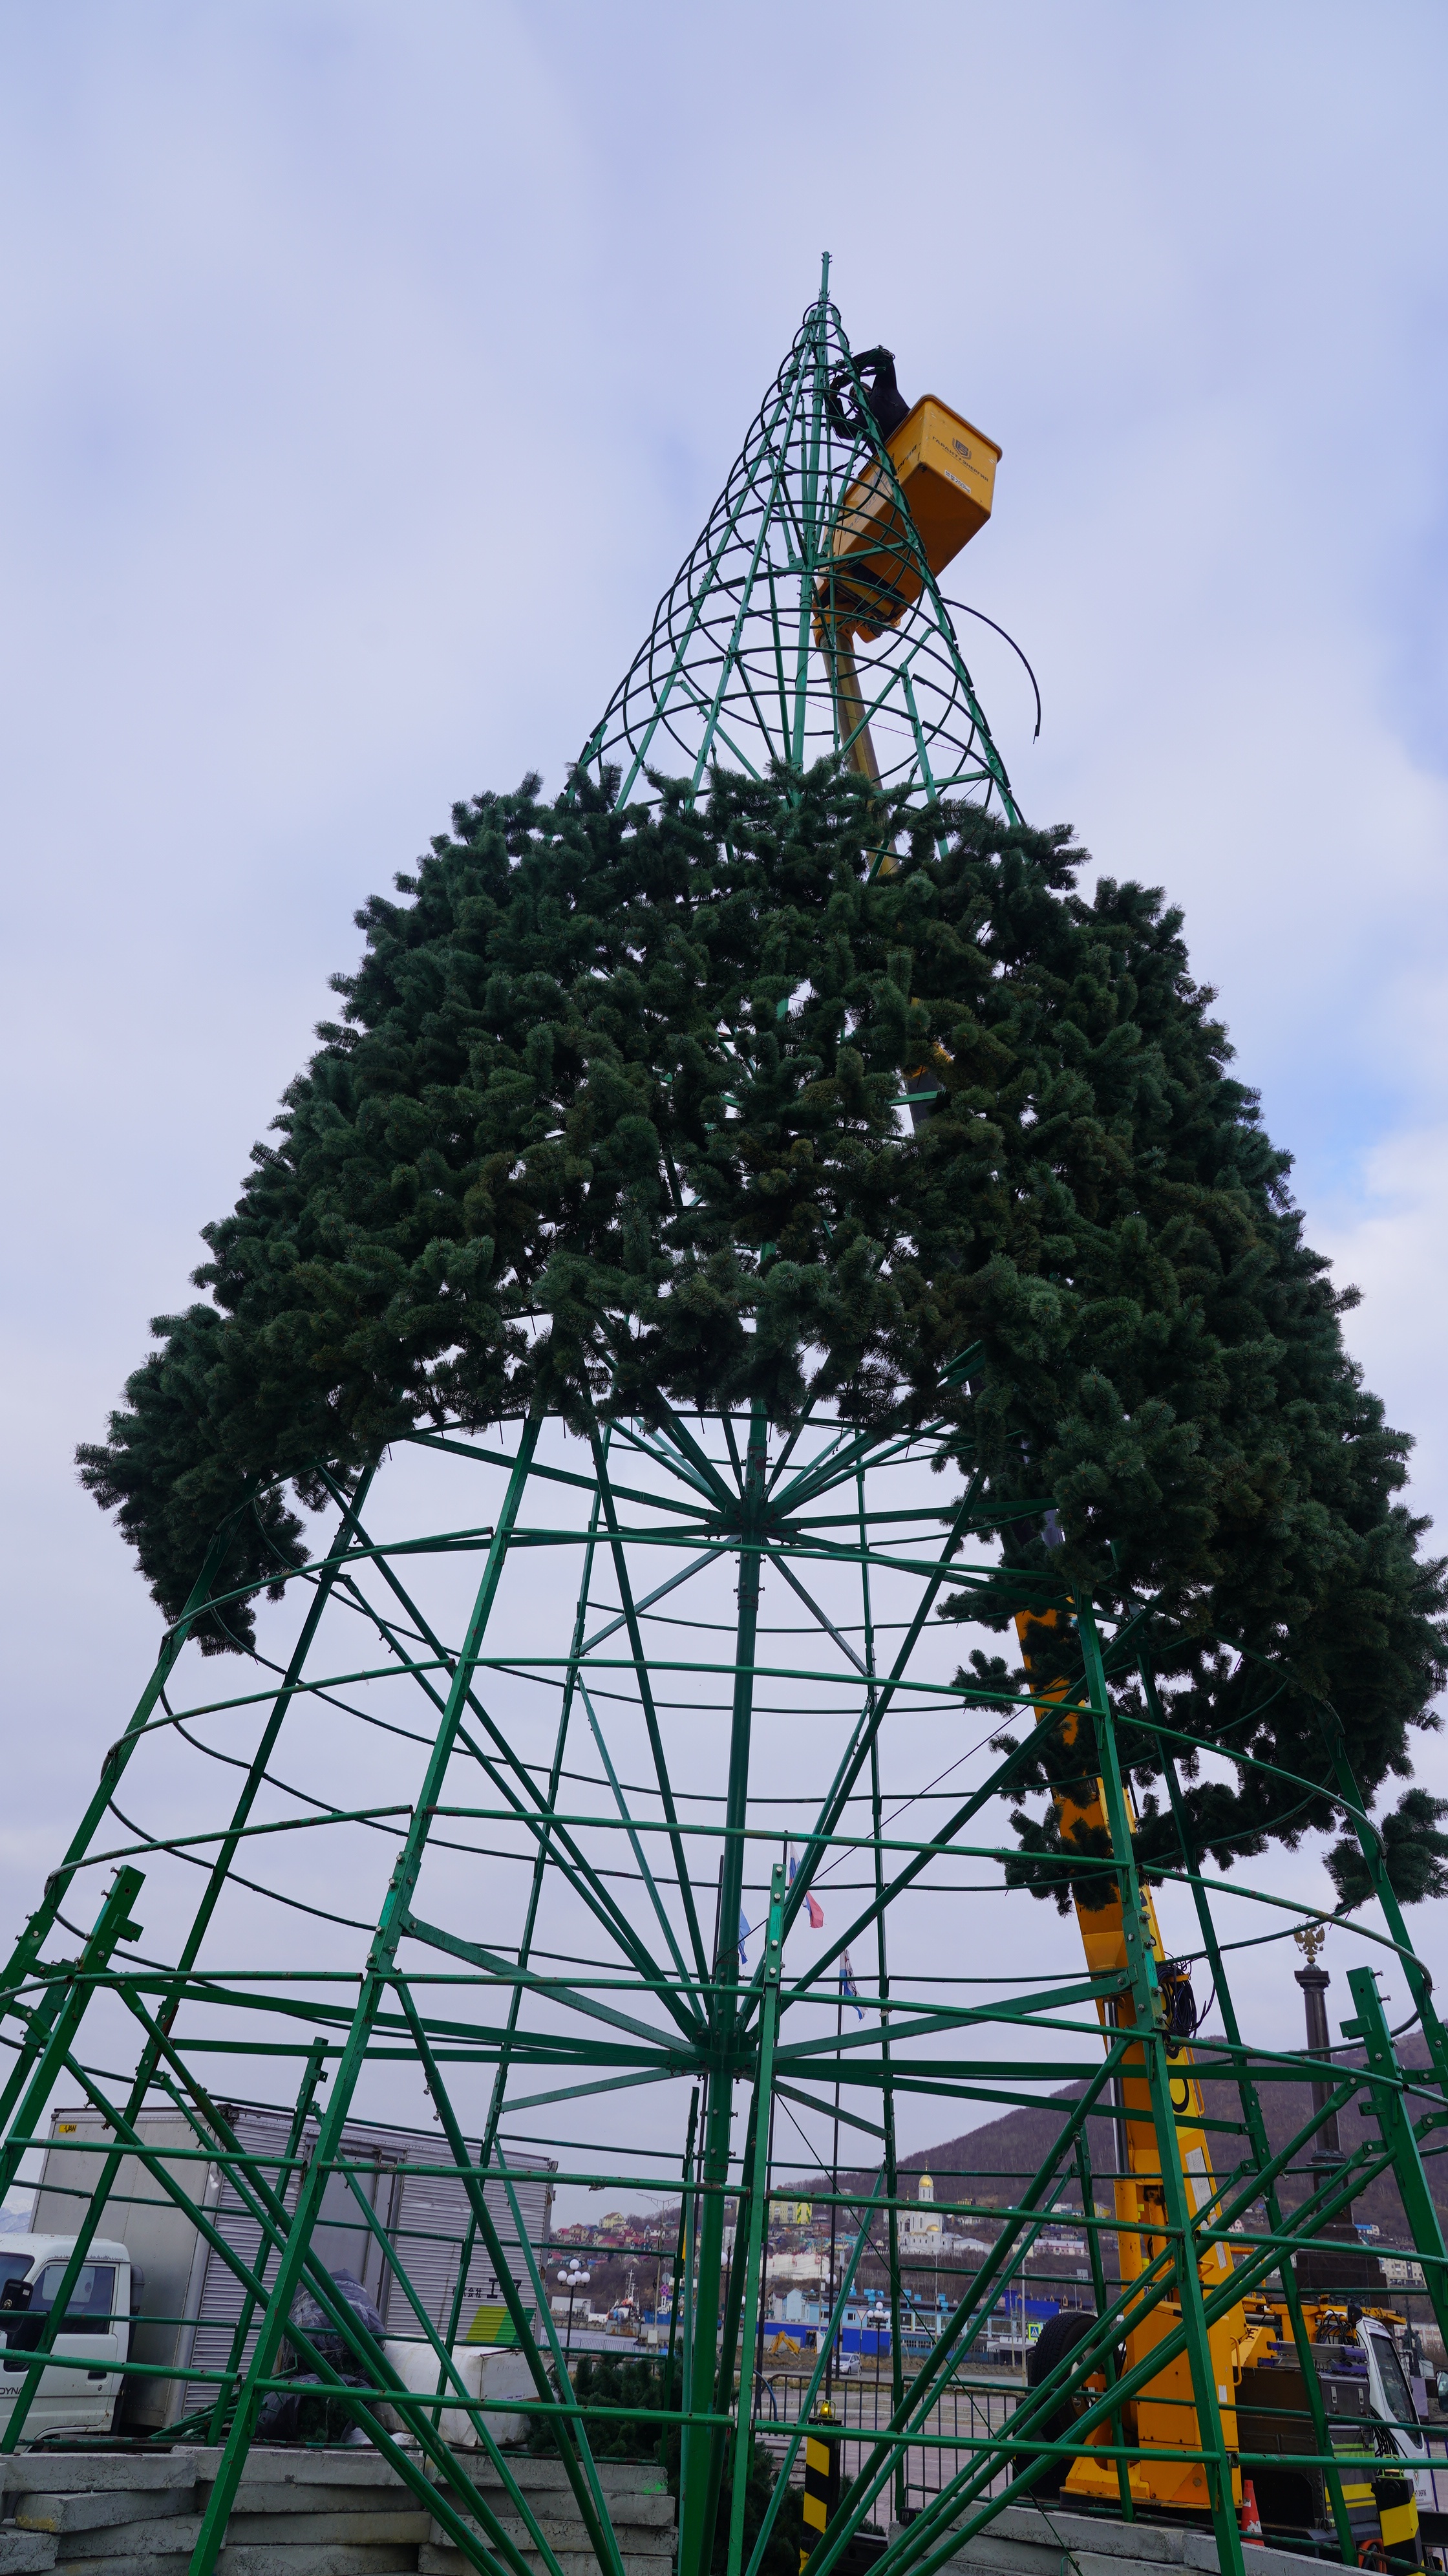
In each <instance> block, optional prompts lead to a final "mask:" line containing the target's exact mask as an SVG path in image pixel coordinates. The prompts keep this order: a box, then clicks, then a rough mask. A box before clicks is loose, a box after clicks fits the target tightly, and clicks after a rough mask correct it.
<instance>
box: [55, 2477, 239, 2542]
mask: <svg viewBox="0 0 1448 2576" xmlns="http://www.w3.org/2000/svg"><path fill="white" fill-rule="evenodd" d="M194 2496H195V2490H194V2488H192V2487H171V2488H169V2489H168V2488H166V2487H141V2488H132V2489H131V2490H130V2492H129V2493H128V2492H127V2491H126V2489H125V2488H123V2487H103V2488H102V2489H101V2491H100V2492H99V2494H96V2493H94V2492H85V2491H79V2492H78V2491H77V2490H76V2489H75V2488H72V2489H71V2490H70V2491H69V2492H68V2493H67V2492H66V2491H65V2490H63V2489H62V2491H61V2492H60V2493H59V2494H54V2495H44V2494H41V2495H36V2494H33V2493H32V2494H30V2495H22V2496H17V2498H16V2500H15V2520H16V2524H17V2527H18V2528H19V2529H20V2530H21V2531H64V2532H70V2531H105V2530H108V2529H110V2528H112V2527H113V2526H118V2525H120V2524H123V2523H129V2522H158V2521H161V2520H162V2519H163V2518H165V2517H167V2516H170V2515H174V2514H183V2513H189V2512H192V2511H194V2509H195V2508H194ZM118 2545H119V2544H118Z"/></svg>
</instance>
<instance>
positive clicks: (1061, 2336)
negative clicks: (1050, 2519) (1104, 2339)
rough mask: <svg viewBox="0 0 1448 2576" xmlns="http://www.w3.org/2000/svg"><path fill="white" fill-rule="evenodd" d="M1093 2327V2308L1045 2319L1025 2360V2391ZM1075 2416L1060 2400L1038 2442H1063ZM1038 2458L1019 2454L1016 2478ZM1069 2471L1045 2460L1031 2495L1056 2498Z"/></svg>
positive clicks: (1066, 2400)
mask: <svg viewBox="0 0 1448 2576" xmlns="http://www.w3.org/2000/svg"><path fill="white" fill-rule="evenodd" d="M1095 2324H1096V2311H1095V2309H1094V2308H1060V2309H1058V2310H1057V2312H1056V2314H1055V2316H1053V2317H1047V2319H1046V2322H1045V2324H1044V2325H1043V2326H1042V2328H1041V2331H1040V2333H1039V2335H1038V2336H1037V2338H1036V2340H1035V2342H1034V2343H1033V2344H1032V2346H1031V2349H1030V2352H1029V2354H1028V2356H1027V2359H1026V2386H1027V2388H1039V2387H1040V2385H1041V2382H1042V2380H1043V2379H1049V2378H1050V2375H1051V2373H1052V2371H1053V2370H1054V2369H1055V2368H1056V2365H1057V2363H1058V2362H1062V2361H1064V2360H1065V2358H1066V2355H1067V2353H1068V2352H1074V2351H1075V2349H1076V2346H1077V2344H1078V2343H1082V2342H1084V2341H1085V2338H1086V2337H1087V2335H1089V2334H1090V2333H1091V2332H1092V2331H1093V2329H1094V2327H1095ZM1076 2412H1077V2410H1076V2407H1075V2406H1074V2404H1073V2403H1072V2401H1071V2399H1070V2398H1069V2397H1067V2398H1063V2400H1062V2402H1061V2404H1060V2405H1059V2406H1058V2407H1057V2408H1056V2409H1055V2412H1054V2413H1053V2414H1051V2415H1048V2416H1047V2418H1046V2421H1045V2422H1044V2423H1043V2424H1042V2425H1041V2426H1040V2428H1039V2435H1038V2438H1039V2439H1040V2440H1041V2441H1043V2442H1059V2441H1062V2440H1063V2439H1064V2438H1065V2436H1066V2434H1067V2433H1068V2432H1069V2431H1070V2429H1071V2426H1072V2425H1073V2424H1074V2423H1075V2421H1076ZM1037 2456H1038V2455H1037V2454H1034V2453H1032V2452H1030V2451H1018V2452H1017V2453H1016V2454H1015V2457H1014V2459H1013V2461H1012V2464H1011V2465H1012V2468H1013V2470H1014V2473H1015V2475H1016V2476H1017V2477H1022V2476H1023V2475H1024V2474H1025V2471H1026V2470H1027V2469H1028V2468H1030V2467H1031V2465H1032V2462H1033V2459H1034V2458H1035V2457H1037ZM1069 2468H1070V2462H1069V2461H1068V2460H1048V2461H1047V2463H1046V2465H1045V2467H1044V2468H1043V2469H1042V2470H1041V2473H1040V2475H1039V2477H1037V2478H1036V2479H1035V2480H1034V2481H1033V2482H1032V2486H1031V2493H1032V2495H1057V2494H1059V2492H1060V2487H1061V2481H1062V2479H1063V2478H1064V2477H1065V2476H1066V2475H1067V2473H1068V2470H1069Z"/></svg>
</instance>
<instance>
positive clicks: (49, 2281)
mask: <svg viewBox="0 0 1448 2576" xmlns="http://www.w3.org/2000/svg"><path fill="white" fill-rule="evenodd" d="M74 2251H75V2238H74V2237H73V2236H18V2235H16V2236H12V2235H0V2433H3V2432H4V2430H5V2427H6V2424H7V2421H8V2418H9V2415H10V2410H11V2408H12V2406H13V2405H14V2403H15V2400H16V2397H17V2395H18V2394H19V2392H20V2390H21V2389H22V2388H23V2387H24V2385H25V2376H24V2374H25V2371H26V2369H27V2367H28V2365H29V2359H30V2355H31V2354H32V2353H33V2352H34V2350H35V2348H36V2346H37V2344H38V2343H39V2341H40V2336H41V2333H42V2331H43V2328H44V2325H45V2321H46V2319H47V2318H48V2317H49V2315H50V2311H51V2308H52V2307H53V2305H54V2302H55V2296H56V2293H57V2291H58V2290H59V2288H60V2284H61V2280H62V2277H63V2275H64V2272H65V2267H66V2264H67V2262H68V2261H69V2259H70V2256H71V2255H72V2254H73V2253H74ZM132 2278H133V2276H132V2267H131V2258H130V2255H129V2254H128V2253H127V2251H126V2248H125V2246H124V2245H122V2244H120V2243H119V2242H118V2241H117V2240H116V2239H115V2238H114V2237H110V2236H97V2237H95V2238H93V2240H92V2242H91V2244H90V2245H89V2247H88V2248H87V2250H86V2259H85V2261H84V2263H83V2264H82V2266H81V2269H80V2273H79V2275H78V2277H77V2280H76V2283H75V2287H74V2289H73V2290H72V2291H71V2294H70V2300H69V2304H68V2306H67V2308H66V2312H65V2317H64V2320H63V2322H62V2324H61V2327H60V2330H59V2332H58V2333H57V2335H56V2338H55V2342H54V2344H53V2346H52V2348H51V2352H50V2354H49V2355H48V2356H47V2359H46V2365H45V2370H44V2373H43V2374H42V2377H41V2382H40V2386H39V2389H38V2390H37V2392H36V2395H35V2398H34V2401H33V2403H32V2405H31V2408H30V2412H29V2414H28V2415H27V2416H26V2419H25V2424H24V2427H23V2430H22V2432H21V2435H20V2439H21V2442H22V2443H25V2442H34V2441H38V2440H39V2438H40V2436H41V2434H42V2433H69V2432H76V2433H109V2431H110V2430H111V2422H112V2418H113V2416H114V2415H115V2412H116V2400H117V2398H118V2397H119V2396H120V2393H121V2387H122V2380H121V2370H120V2365H121V2363H122V2362H123V2361H124V2360H125V2359H126V2357H127V2354H128V2352H129V2349H130V2334H131V2309H132ZM136 2287H137V2288H138V2289H139V2287H140V2283H139V2280H137V2281H136Z"/></svg>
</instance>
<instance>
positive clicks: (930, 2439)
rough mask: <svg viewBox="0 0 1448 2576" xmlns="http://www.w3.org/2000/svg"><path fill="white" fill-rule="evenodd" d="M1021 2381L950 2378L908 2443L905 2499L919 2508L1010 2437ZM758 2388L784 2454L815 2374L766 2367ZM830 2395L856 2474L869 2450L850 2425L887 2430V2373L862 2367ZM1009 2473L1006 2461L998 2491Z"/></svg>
mask: <svg viewBox="0 0 1448 2576" xmlns="http://www.w3.org/2000/svg"><path fill="white" fill-rule="evenodd" d="M1022 2385H1023V2383H1022V2382H1021V2381H1020V2380H1016V2379H1010V2378H1001V2379H998V2380H997V2379H981V2378H978V2377H974V2376H969V2377H967V2376H964V2375H962V2377H960V2378H959V2379H952V2380H950V2381H948V2382H947V2384H946V2386H945V2387H944V2389H942V2391H941V2393H940V2396H939V2398H938V2399H937V2401H936V2403H935V2405H934V2406H933V2407H932V2409H931V2411H930V2414H929V2415H928V2416H927V2417H926V2419H925V2420H924V2422H923V2423H921V2424H920V2425H919V2426H918V2427H917V2428H916V2431H915V2438H914V2439H912V2441H911V2442H910V2443H909V2445H908V2446H907V2448H906V2453H905V2501H906V2505H907V2507H908V2508H909V2509H911V2510H914V2511H917V2512H918V2510H919V2508H920V2507H921V2506H922V2505H925V2504H928V2503H929V2502H930V2500H931V2498H932V2497H934V2496H937V2495H939V2493H940V2490H941V2488H942V2487H944V2486H948V2485H949V2483H950V2481H951V2479H952V2478H953V2477H955V2476H956V2475H957V2474H958V2472H959V2471H960V2470H961V2469H963V2468H965V2467H966V2466H967V2465H968V2464H969V2463H970V2462H971V2461H972V2460H974V2459H976V2458H977V2457H978V2456H979V2454H980V2452H981V2451H982V2450H983V2449H985V2448H986V2447H988V2446H989V2445H990V2444H992V2443H999V2442H1000V2441H1001V2440H1002V2439H1003V2436H1004V2432H1005V2427H1006V2425H1007V2424H1008V2423H1009V2421H1010V2418H1011V2416H1012V2415H1013V2414H1014V2412H1015V2409H1016V2407H1017V2406H1018V2405H1019V2403H1020V2399H1021V2393H1022ZM755 2388H756V2408H755V2411H756V2416H757V2418H758V2421H759V2436H760V2439H761V2441H762V2442H763V2443H764V2444H765V2446H766V2448H768V2449H770V2450H773V2451H775V2452H777V2453H780V2454H782V2453H783V2451H784V2447H785V2437H786V2434H787V2431H788V2429H789V2427H790V2426H792V2425H794V2424H797V2423H798V2422H799V2420H800V2411H801V2408H802V2406H803V2404H804V2400H805V2398H806V2396H807V2395H808V2391H809V2378H808V2375H807V2374H806V2373H804V2372H801V2371H793V2370H789V2371H784V2370H780V2371H765V2372H764V2373H763V2375H762V2377H761V2378H760V2379H759V2380H758V2381H756V2383H755ZM831 2402H832V2404H833V2407H834V2411H835V2413H836V2415H837V2416H838V2417H839V2419H840V2422H841V2424H842V2425H843V2427H844V2432H845V2440H844V2443H843V2445H842V2450H843V2459H842V2463H841V2465H842V2472H843V2475H844V2476H845V2477H846V2478H851V2477H853V2476H854V2474H855V2471H856V2470H857V2469H858V2468H859V2466H860V2464H861V2461H862V2460H863V2458H864V2456H865V2451H864V2445H863V2444H862V2443H861V2442H860V2441H858V2440H856V2441H851V2440H850V2438H849V2436H850V2435H851V2433H855V2434H869V2433H878V2432H883V2431H884V2430H885V2429H886V2427H887V2426H888V2424H889V2421H890V2411H891V2391H890V2380H889V2377H888V2374H883V2373H882V2374H881V2375H879V2376H876V2375H875V2374H874V2373H863V2372H862V2373H861V2375H860V2376H859V2377H858V2378H855V2377H851V2378H849V2379H843V2380H836V2382H835V2385H834V2389H833V2393H832V2399H831ZM793 2475H794V2480H795V2483H796V2484H798V2483H799V2481H800V2480H801V2479H802V2478H803V2475H804V2456H803V2451H802V2450H801V2452H800V2453H799V2455H798V2456H797V2457H796V2460H795V2463H794V2472H793ZM1008 2476H1009V2472H1008V2470H1007V2469H1006V2468H1005V2467H1002V2469H1001V2471H1000V2474H999V2476H998V2477H997V2478H995V2479H993V2480H992V2482H991V2488H990V2492H991V2493H992V2495H994V2494H995V2493H996V2492H997V2490H998V2489H999V2488H1001V2487H1004V2486H1005V2485H1006V2483H1007V2481H1008ZM882 2501H883V2500H882ZM892 2510H893V2508H892ZM877 2518H878V2516H877Z"/></svg>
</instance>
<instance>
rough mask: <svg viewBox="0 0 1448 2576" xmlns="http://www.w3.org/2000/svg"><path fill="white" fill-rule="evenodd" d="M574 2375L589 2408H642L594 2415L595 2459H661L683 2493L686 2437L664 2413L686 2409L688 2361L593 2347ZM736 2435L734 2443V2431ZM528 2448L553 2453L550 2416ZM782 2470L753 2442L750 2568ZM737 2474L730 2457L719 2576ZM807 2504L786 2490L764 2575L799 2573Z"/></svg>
mask: <svg viewBox="0 0 1448 2576" xmlns="http://www.w3.org/2000/svg"><path fill="white" fill-rule="evenodd" d="M571 2375H572V2380H573V2393H574V2395H575V2397H576V2398H577V2399H578V2402H579V2404H580V2405H581V2406H583V2407H595V2406H598V2407H608V2408H610V2409H613V2408H616V2407H629V2408H631V2409H633V2410H634V2411H633V2412H632V2413H630V2414H626V2415H620V2414H616V2413H613V2412H610V2413H608V2414H606V2415H589V2416H588V2417H587V2418H586V2424H587V2432H588V2447H589V2449H590V2450H591V2452H592V2453H593V2456H594V2458H595V2459H596V2460H657V2461H658V2463H659V2466H660V2468H661V2470H662V2471H663V2475H664V2481H665V2484H666V2485H667V2487H668V2490H669V2493H670V2495H672V2496H677V2495H678V2493H679V2470H680V2463H681V2458H682V2452H683V2441H682V2436H681V2433H680V2428H679V2426H678V2424H677V2423H672V2424H661V2423H660V2422H659V2415H660V2413H661V2412H663V2411H665V2410H668V2409H672V2411H673V2412H674V2413H675V2414H676V2415H677V2414H678V2413H679V2412H680V2410H681V2408H682V2405H683V2396H684V2373H683V2367H682V2364H681V2363H679V2362H677V2361H676V2362H675V2363H674V2364H673V2366H672V2371H670V2368H669V2365H668V2364H667V2362H665V2361H663V2360H655V2359H652V2358H650V2357H648V2356H644V2357H642V2358H639V2359H636V2360H634V2359H629V2358H627V2357H626V2356H624V2355H622V2354H620V2356H619V2358H618V2359H617V2360H615V2359H614V2358H613V2356H612V2355H611V2354H609V2353H591V2352H585V2353H581V2354H579V2356H578V2358H577V2359H576V2360H575V2361H574V2362H573V2364H572V2374H571ZM666 2381H667V2383H668V2385H667V2389H666V2387H665V2382H666ZM555 2385H556V2376H555ZM730 2438H731V2440H732V2435H731V2437H730ZM528 2448H529V2450H530V2451H535V2452H549V2451H551V2450H552V2449H553V2448H554V2438H553V2433H552V2430H551V2428H550V2426H549V2424H548V2420H547V2418H546V2416H542V2415H535V2416H534V2418H533V2419H532V2423H531V2425H530V2427H529V2433H528ZM777 2473H778V2462H777V2460H776V2459H775V2458H774V2457H773V2456H772V2455H771V2453H770V2452H769V2451H768V2450H766V2448H765V2446H764V2444H763V2443H762V2442H753V2441H752V2442H751V2443H750V2445H749V2473H748V2477H747V2479H746V2481H745V2489H744V2557H745V2563H746V2565H747V2564H748V2561H749V2559H750V2558H751V2557H752V2555H753V2552H754V2544H755V2542H756V2541H757V2539H758V2538H759V2527H760V2524H761V2523H762V2522H763V2520H764V2516H765V2514H766V2512H767V2511H768V2509H769V2500H770V2497H771V2496H772V2495H773V2493H774V2487H775V2479H776V2476H777ZM729 2474H730V2472H729V2465H728V2463H727V2462H726V2466H725V2478H724V2492H723V2498H722V2502H721V2506H720V2510H719V2513H718V2517H717V2519H716V2521H715V2525H714V2550H713V2557H712V2560H711V2562H710V2563H711V2565H712V2567H713V2569H714V2571H715V2576H724V2571H725V2569H726V2567H727V2565H728V2561H729V2501H730V2487H729ZM802 2503H803V2498H802V2493H801V2490H800V2489H799V2488H798V2487H786V2489H785V2491H784V2494H783V2495H782V2496H781V2498H780V2500H779V2510H778V2512H777V2513H776V2515H775V2517H774V2523H773V2526H772V2528H771V2530H770V2534H769V2539H768V2542H767V2543H766V2546H765V2551H764V2556H763V2558H762V2560H761V2561H760V2576H799V2558H800V2543H801V2539H802V2536H803V2532H804V2514H803V2511H802Z"/></svg>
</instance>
